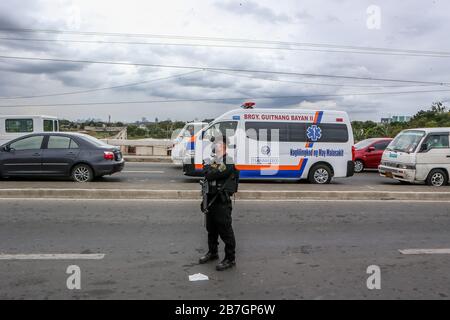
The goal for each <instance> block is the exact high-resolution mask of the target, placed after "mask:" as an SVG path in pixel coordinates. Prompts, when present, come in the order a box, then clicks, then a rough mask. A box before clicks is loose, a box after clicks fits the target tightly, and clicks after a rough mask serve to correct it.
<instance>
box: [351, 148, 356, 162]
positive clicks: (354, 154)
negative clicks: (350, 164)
mask: <svg viewBox="0 0 450 320" xmlns="http://www.w3.org/2000/svg"><path fill="white" fill-rule="evenodd" d="M355 160H356V148H355V146H352V161H355Z"/></svg>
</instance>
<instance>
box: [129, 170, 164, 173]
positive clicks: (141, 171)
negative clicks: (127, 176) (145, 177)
mask: <svg viewBox="0 0 450 320" xmlns="http://www.w3.org/2000/svg"><path fill="white" fill-rule="evenodd" d="M122 173H165V171H144V170H135V171H132V170H127V171H122Z"/></svg>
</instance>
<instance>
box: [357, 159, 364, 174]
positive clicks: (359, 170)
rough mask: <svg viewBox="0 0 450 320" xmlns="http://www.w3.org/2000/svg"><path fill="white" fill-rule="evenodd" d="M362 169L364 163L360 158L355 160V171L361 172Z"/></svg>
mask: <svg viewBox="0 0 450 320" xmlns="http://www.w3.org/2000/svg"><path fill="white" fill-rule="evenodd" d="M363 171H364V163H363V162H362V161H361V160H356V161H355V172H356V173H361V172H363Z"/></svg>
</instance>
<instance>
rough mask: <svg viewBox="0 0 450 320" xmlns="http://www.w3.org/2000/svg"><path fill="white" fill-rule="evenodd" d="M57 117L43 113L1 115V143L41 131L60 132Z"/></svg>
mask: <svg viewBox="0 0 450 320" xmlns="http://www.w3.org/2000/svg"><path fill="white" fill-rule="evenodd" d="M58 131H59V121H58V118H56V117H50V116H41V115H27V116H24V115H21V116H18V115H16V116H3V115H2V116H0V145H3V144H5V143H7V142H9V141H11V140H14V139H17V138H20V137H22V136H24V135H27V134H31V133H40V132H58Z"/></svg>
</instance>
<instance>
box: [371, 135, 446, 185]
mask: <svg viewBox="0 0 450 320" xmlns="http://www.w3.org/2000/svg"><path fill="white" fill-rule="evenodd" d="M449 140H450V128H423V129H410V130H404V131H402V132H400V133H399V134H398V135H397V136H396V137H395V139H394V140H393V141H392V142H391V143H390V144H389V146H388V147H387V149H386V150H385V151H384V153H383V158H382V159H381V165H380V166H379V167H378V171H379V172H380V175H381V176H383V177H387V178H391V179H396V180H399V181H401V182H404V183H426V184H428V185H430V186H434V187H442V186H445V185H447V184H448V183H449V179H450V175H449V173H450V144H449Z"/></svg>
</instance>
